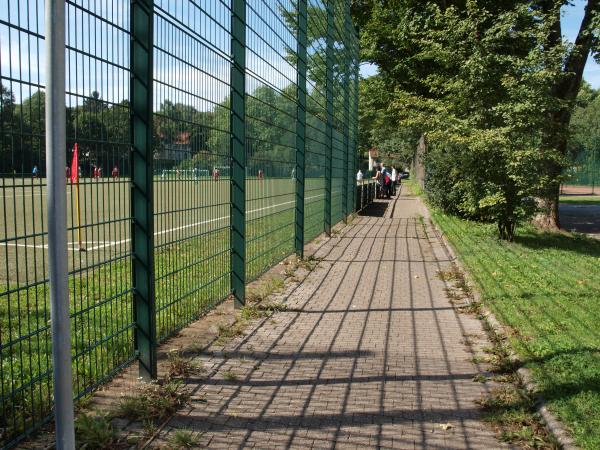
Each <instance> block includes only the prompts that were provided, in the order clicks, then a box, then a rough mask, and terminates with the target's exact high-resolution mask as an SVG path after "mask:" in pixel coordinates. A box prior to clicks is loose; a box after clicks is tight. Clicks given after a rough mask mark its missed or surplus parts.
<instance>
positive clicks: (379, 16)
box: [362, 0, 565, 240]
mask: <svg viewBox="0 0 600 450" xmlns="http://www.w3.org/2000/svg"><path fill="white" fill-rule="evenodd" d="M369 14H370V19H369V20H368V21H367V22H366V24H365V26H364V30H363V36H362V43H363V46H364V53H365V56H366V57H367V58H368V59H370V60H371V61H373V62H376V63H377V64H378V65H379V67H380V75H378V76H377V77H376V79H375V80H373V81H369V84H370V85H371V86H373V85H375V86H379V87H378V89H376V90H377V91H379V92H381V93H383V92H386V91H387V94H386V97H387V103H388V106H387V107H385V109H383V108H382V101H381V100H379V101H378V100H375V101H372V100H371V101H367V104H368V105H369V106H370V105H373V108H374V109H378V110H379V112H375V113H371V114H370V116H369V117H368V119H367V120H370V121H372V122H379V123H385V125H380V126H379V127H378V128H379V129H380V130H381V131H382V132H383V133H384V135H386V136H393V133H390V131H389V130H390V129H393V127H394V126H395V127H396V128H405V129H407V130H410V133H409V134H413V135H415V134H426V135H427V141H428V153H427V155H426V158H425V164H426V167H427V180H426V188H427V191H428V192H429V194H430V199H431V201H432V203H433V204H434V205H436V206H439V207H441V208H443V209H444V210H446V211H450V212H453V213H457V214H460V215H462V216H464V217H469V218H475V219H479V220H484V221H492V222H495V223H496V224H497V227H498V231H499V235H500V236H501V237H502V238H503V239H507V240H510V239H512V237H513V235H514V230H515V227H516V225H517V223H519V222H521V221H523V220H525V219H528V218H529V217H531V216H532V214H533V213H534V211H535V208H534V204H533V201H532V198H533V197H534V196H535V195H536V194H537V193H538V192H540V191H541V190H543V189H544V187H545V186H546V185H548V184H549V183H551V182H554V181H555V180H554V179H552V178H551V177H550V176H548V175H547V174H548V170H547V168H548V167H554V166H556V165H562V164H565V160H564V159H563V158H561V156H560V154H559V153H558V152H557V151H556V150H555V149H554V148H553V147H552V146H551V145H547V144H544V142H545V141H544V139H543V136H544V133H545V132H546V130H547V129H548V126H549V124H548V117H547V111H549V110H552V109H554V108H556V101H555V99H554V98H553V97H552V96H551V95H550V91H549V90H550V88H549V86H551V85H552V83H553V82H554V81H555V80H556V79H557V78H558V77H560V73H561V69H562V55H563V53H562V50H563V49H562V48H557V49H554V50H548V49H546V48H544V47H543V44H544V43H545V42H546V41H547V38H548V35H549V33H550V32H551V28H550V27H549V25H548V24H549V23H550V22H549V21H545V20H543V19H544V17H543V13H542V12H540V11H539V10H536V9H532V8H530V5H529V3H525V2H519V1H512V2H509V1H504V2H485V1H477V2H476V1H472V0H471V1H466V2H440V4H438V3H436V2H432V1H429V2H405V3H404V6H402V7H399V8H389V7H387V6H385V5H381V4H379V3H378V2H372V4H371V9H370V13H369ZM372 90H373V89H371V91H372ZM367 92H368V91H367ZM382 111H383V112H382ZM378 115H382V117H377V116H378ZM374 134H376V133H375V132H371V135H374Z"/></svg>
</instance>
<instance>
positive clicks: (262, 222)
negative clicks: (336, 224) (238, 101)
mask: <svg viewBox="0 0 600 450" xmlns="http://www.w3.org/2000/svg"><path fill="white" fill-rule="evenodd" d="M295 3H296V2H292V1H290V0H281V1H279V2H276V4H274V2H272V1H268V0H260V1H256V2H250V3H248V8H247V9H248V16H247V20H248V32H247V40H248V41H247V64H248V66H247V71H246V96H247V100H246V101H247V105H246V114H247V116H246V125H247V140H246V155H247V164H248V166H247V180H246V189H247V191H246V192H247V194H246V195H247V197H246V226H247V238H246V239H247V240H246V246H247V267H246V273H247V278H248V280H252V279H254V278H256V277H257V276H258V275H260V274H261V273H262V272H264V271H265V270H267V269H268V268H269V267H271V266H272V265H273V264H274V263H277V262H279V261H281V260H282V259H283V258H284V257H286V256H287V255H289V254H291V253H292V252H293V251H294V230H295V226H294V224H295V222H294V218H295V216H294V211H295V198H296V197H295V192H296V182H295V167H296V118H297V98H296V97H297V86H296V82H297V81H296V79H297V77H296V71H297V69H296V62H295V60H296V58H295V57H296V47H297V41H296V39H297V38H296V35H295V28H296V14H297V11H296V6H295Z"/></svg>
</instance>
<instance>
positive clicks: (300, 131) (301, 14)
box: [295, 0, 308, 258]
mask: <svg viewBox="0 0 600 450" xmlns="http://www.w3.org/2000/svg"><path fill="white" fill-rule="evenodd" d="M307 14H308V12H307V2H306V0H298V36H297V39H298V43H297V54H298V66H297V68H296V70H297V71H298V72H297V91H296V92H297V100H298V106H297V110H296V111H297V118H296V171H295V173H296V233H295V247H296V255H297V256H298V257H299V258H303V257H304V183H305V150H306V45H307V44H306V26H307V20H308V18H307Z"/></svg>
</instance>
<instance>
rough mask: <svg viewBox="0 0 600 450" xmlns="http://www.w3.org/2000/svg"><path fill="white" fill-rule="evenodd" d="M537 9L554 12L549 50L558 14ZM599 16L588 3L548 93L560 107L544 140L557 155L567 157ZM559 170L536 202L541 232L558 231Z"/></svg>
mask: <svg viewBox="0 0 600 450" xmlns="http://www.w3.org/2000/svg"><path fill="white" fill-rule="evenodd" d="M541 6H542V7H543V8H544V10H545V12H546V13H550V11H555V13H556V16H555V19H554V20H555V22H554V23H553V27H552V28H553V33H552V35H551V37H550V46H558V45H560V44H561V39H562V30H561V26H560V10H559V9H557V8H556V4H554V2H553V1H545V2H541ZM596 13H600V0H588V3H587V5H586V8H585V14H584V17H583V20H582V22H581V26H580V28H579V33H578V34H577V38H576V39H575V45H574V47H573V49H572V50H571V52H570V53H569V54H568V55H567V57H566V59H565V65H564V69H563V72H564V74H565V77H564V78H563V79H562V80H561V81H560V82H558V83H557V84H556V85H555V86H554V87H553V89H552V94H553V96H554V97H556V98H557V99H558V100H561V102H562V104H563V105H564V106H563V107H562V108H561V109H560V110H558V111H554V112H553V113H551V114H549V120H550V121H551V125H550V127H549V129H550V131H549V133H548V135H547V136H546V143H547V144H550V145H552V147H553V148H555V149H556V150H557V152H558V153H559V154H560V155H562V156H566V153H567V130H568V128H569V124H570V122H571V112H572V108H573V103H574V101H575V98H576V97H577V94H578V93H579V88H580V87H581V81H582V79H583V69H584V68H585V64H586V62H587V58H588V55H589V53H590V50H591V49H592V45H593V43H594V41H593V39H594V34H593V33H592V31H593V30H592V26H593V24H592V19H593V16H594V14H596ZM561 172H562V170H561V168H560V167H551V168H550V171H549V175H550V177H551V179H553V180H556V182H553V183H551V185H550V186H548V188H547V189H546V190H545V192H543V193H541V197H542V198H541V199H540V201H539V203H540V207H541V209H542V211H541V212H540V214H538V216H537V217H536V218H535V220H534V222H535V223H536V224H537V225H538V226H540V227H541V228H543V229H545V230H558V229H560V218H559V211H558V200H559V194H560V182H559V181H558V180H559V179H560V176H561Z"/></svg>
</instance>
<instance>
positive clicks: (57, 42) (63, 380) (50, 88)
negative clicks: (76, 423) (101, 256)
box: [46, 0, 75, 450]
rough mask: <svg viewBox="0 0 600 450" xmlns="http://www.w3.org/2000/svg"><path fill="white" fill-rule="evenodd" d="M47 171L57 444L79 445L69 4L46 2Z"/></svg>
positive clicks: (57, 1)
mask: <svg viewBox="0 0 600 450" xmlns="http://www.w3.org/2000/svg"><path fill="white" fill-rule="evenodd" d="M46 31H47V34H46V76H47V84H46V173H47V183H48V187H47V189H48V191H47V192H48V195H47V197H46V205H47V211H48V269H49V277H50V283H49V288H50V318H51V330H52V372H53V377H54V416H55V419H56V448H57V449H59V450H63V449H65V450H67V449H72V448H75V432H74V429H73V381H72V380H73V378H72V368H71V322H70V313H69V311H70V307H69V306H70V305H69V278H68V276H69V275H68V267H67V258H68V253H67V190H66V181H65V166H66V148H67V143H66V110H65V2H64V0H62V1H61V0H46Z"/></svg>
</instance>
